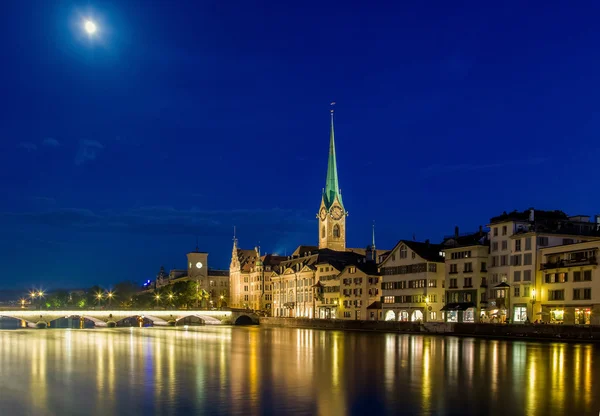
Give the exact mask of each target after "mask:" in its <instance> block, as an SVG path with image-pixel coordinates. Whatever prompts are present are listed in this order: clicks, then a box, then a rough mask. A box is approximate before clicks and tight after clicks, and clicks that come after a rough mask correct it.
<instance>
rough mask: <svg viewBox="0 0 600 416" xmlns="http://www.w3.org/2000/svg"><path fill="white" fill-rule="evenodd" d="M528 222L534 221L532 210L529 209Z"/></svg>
mask: <svg viewBox="0 0 600 416" xmlns="http://www.w3.org/2000/svg"><path fill="white" fill-rule="evenodd" d="M529 221H530V222H534V221H535V211H534V209H533V208H530V209H529Z"/></svg>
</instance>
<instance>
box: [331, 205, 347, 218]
mask: <svg viewBox="0 0 600 416" xmlns="http://www.w3.org/2000/svg"><path fill="white" fill-rule="evenodd" d="M331 216H332V217H333V219H334V220H336V221H337V220H340V219H341V218H342V217H343V216H344V211H343V210H342V208H340V207H338V206H337V205H336V206H335V207H333V208H331Z"/></svg>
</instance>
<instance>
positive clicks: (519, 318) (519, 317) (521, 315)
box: [513, 305, 527, 323]
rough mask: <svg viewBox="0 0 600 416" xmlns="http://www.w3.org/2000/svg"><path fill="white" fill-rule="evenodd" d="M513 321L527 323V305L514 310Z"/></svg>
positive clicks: (516, 306)
mask: <svg viewBox="0 0 600 416" xmlns="http://www.w3.org/2000/svg"><path fill="white" fill-rule="evenodd" d="M513 321H514V322H516V323H523V322H525V321H527V305H515V306H514V308H513Z"/></svg>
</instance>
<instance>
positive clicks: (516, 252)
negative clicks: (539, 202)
mask: <svg viewBox="0 0 600 416" xmlns="http://www.w3.org/2000/svg"><path fill="white" fill-rule="evenodd" d="M489 227H490V258H489V260H488V269H489V273H488V274H489V289H488V291H489V293H488V296H489V312H490V317H491V319H492V320H494V321H499V322H504V321H505V320H507V319H510V320H511V321H512V322H525V321H526V320H529V321H532V320H535V317H534V316H533V315H534V312H533V308H532V307H531V306H530V305H531V300H532V293H533V292H532V290H533V289H534V288H535V287H536V282H535V278H536V271H537V264H538V263H539V256H538V253H539V250H540V249H541V248H545V247H554V246H560V245H565V244H573V243H579V242H582V241H589V240H593V239H596V238H598V217H595V219H594V221H590V217H589V216H581V215H579V216H572V217H569V216H567V215H566V214H565V213H564V212H562V211H541V210H533V209H530V210H526V211H523V212H518V211H514V212H511V213H508V214H507V213H504V214H502V215H500V216H497V217H493V218H492V219H491V220H490V225H489Z"/></svg>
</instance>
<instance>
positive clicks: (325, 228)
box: [317, 103, 348, 251]
mask: <svg viewBox="0 0 600 416" xmlns="http://www.w3.org/2000/svg"><path fill="white" fill-rule="evenodd" d="M332 105H333V103H332ZM347 215H348V213H347V212H346V210H345V209H344V204H343V202H342V193H341V192H340V188H339V183H338V173H337V162H336V158H335V140H334V135H333V109H331V133H330V137H329V161H328V162H327V181H326V182H325V189H324V190H323V195H322V197H321V206H320V208H319V213H318V214H317V218H318V220H319V248H328V249H331V250H336V251H346V216H347Z"/></svg>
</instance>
